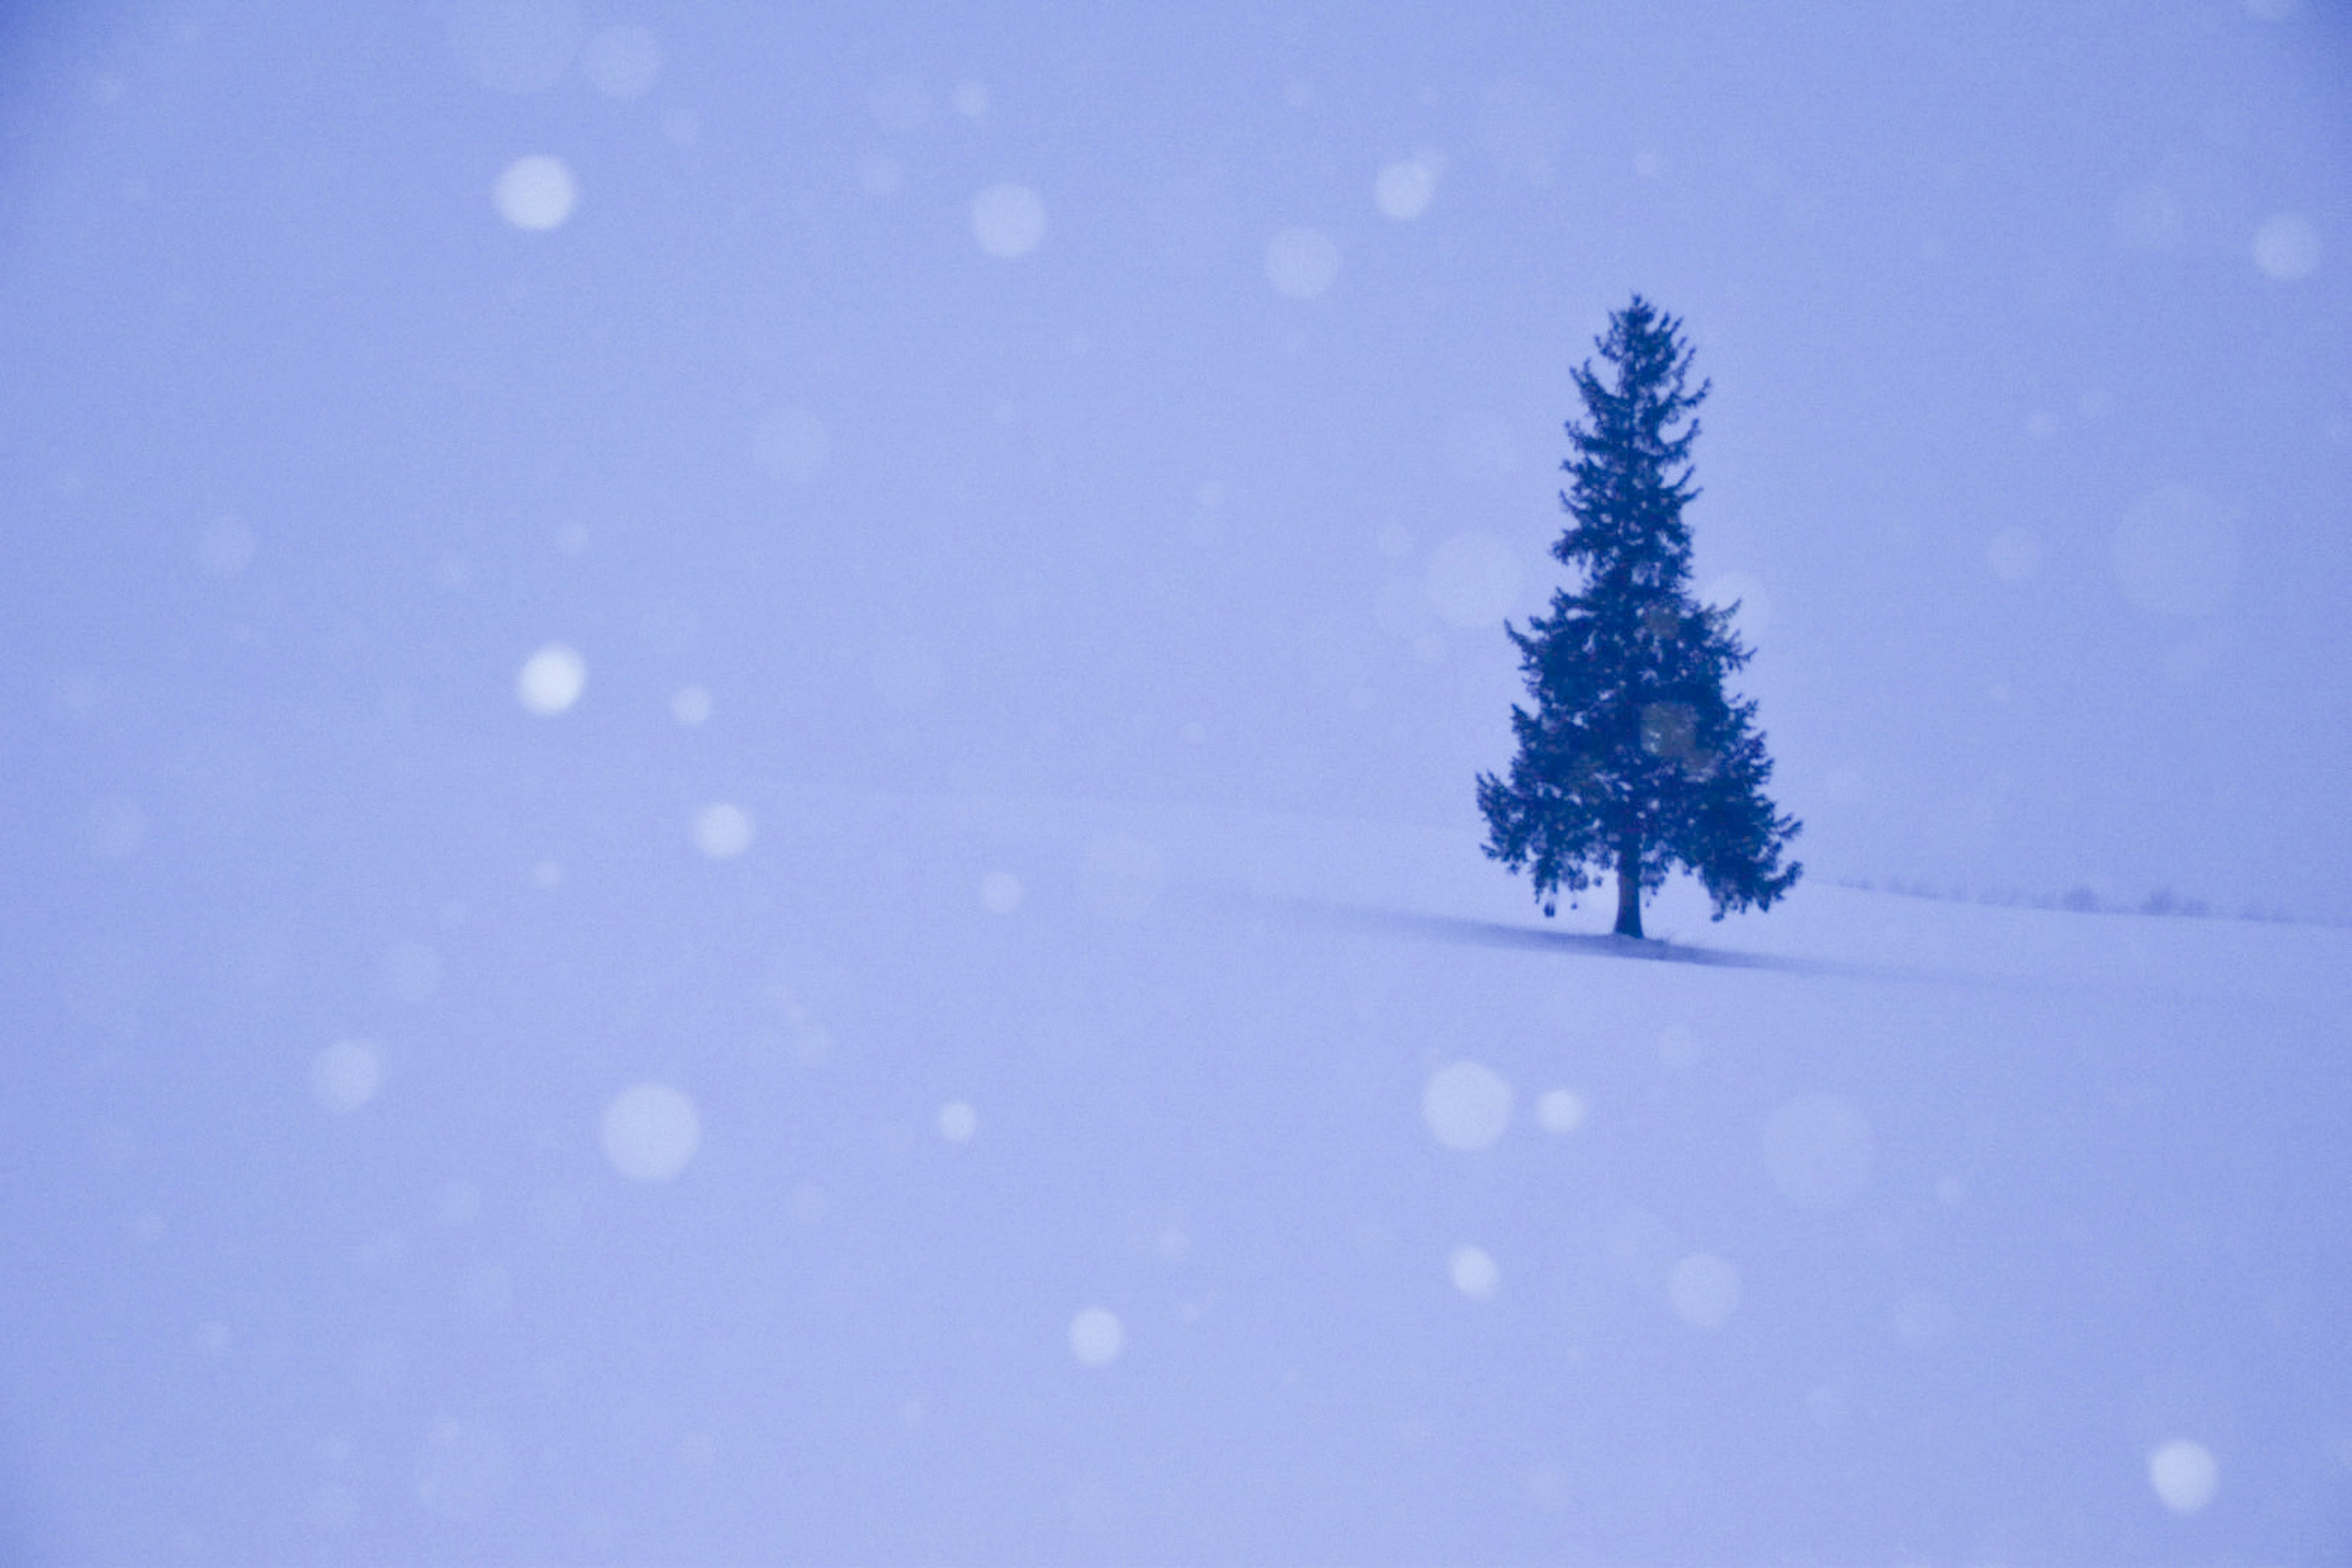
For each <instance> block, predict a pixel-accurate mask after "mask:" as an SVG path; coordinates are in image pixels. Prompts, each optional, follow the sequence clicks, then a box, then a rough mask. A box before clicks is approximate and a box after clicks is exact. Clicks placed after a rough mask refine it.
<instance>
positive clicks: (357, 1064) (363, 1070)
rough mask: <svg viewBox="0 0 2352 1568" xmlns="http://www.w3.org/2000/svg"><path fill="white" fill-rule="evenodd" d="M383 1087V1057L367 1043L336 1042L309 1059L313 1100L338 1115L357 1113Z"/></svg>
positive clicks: (356, 1041) (363, 1041)
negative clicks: (348, 1112)
mask: <svg viewBox="0 0 2352 1568" xmlns="http://www.w3.org/2000/svg"><path fill="white" fill-rule="evenodd" d="M382 1088H383V1053H382V1052H381V1051H379V1050H377V1049H376V1048H375V1047H373V1045H370V1044H369V1043H368V1042H367V1041H365V1040H337V1041H336V1042H335V1043H334V1044H333V1045H331V1046H329V1047H326V1048H325V1049H323V1050H321V1051H320V1053H319V1054H318V1055H317V1056H315V1057H312V1058H310V1098H311V1099H313V1100H317V1101H318V1102H319V1103H320V1106H322V1107H324V1108H325V1109H326V1110H332V1111H335V1112H338V1113H341V1112H345V1111H352V1110H358V1109H359V1108H360V1107H361V1106H362V1105H365V1104H366V1103H367V1102H368V1101H369V1100H373V1099H374V1098H375V1093H376V1090H377V1089H382Z"/></svg>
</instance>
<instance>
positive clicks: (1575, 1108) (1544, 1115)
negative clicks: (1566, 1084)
mask: <svg viewBox="0 0 2352 1568" xmlns="http://www.w3.org/2000/svg"><path fill="white" fill-rule="evenodd" d="M1536 1125H1537V1126H1538V1127H1540V1128H1542V1129H1543V1130H1544V1131H1547V1132H1573V1131H1576V1130H1577V1129H1578V1128H1580V1127H1581V1126H1583V1125H1584V1101H1583V1100H1581V1099H1580V1098H1579V1097H1578V1096H1577V1095H1576V1094H1574V1093H1573V1092H1571V1091H1570V1090H1568V1089H1547V1090H1545V1091H1544V1094H1543V1097H1542V1098H1541V1099H1539V1100H1537V1101H1536Z"/></svg>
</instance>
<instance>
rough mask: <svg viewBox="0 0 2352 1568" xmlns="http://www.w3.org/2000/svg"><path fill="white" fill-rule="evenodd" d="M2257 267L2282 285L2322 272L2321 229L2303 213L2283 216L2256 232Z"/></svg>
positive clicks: (2264, 224)
mask: <svg viewBox="0 0 2352 1568" xmlns="http://www.w3.org/2000/svg"><path fill="white" fill-rule="evenodd" d="M2254 265H2255V266H2257V267H2259V268H2262V269H2263V272H2264V273H2265V274H2267V275H2268V276H2270V277H2273V278H2275V279H2279V280H2280V281H2281V282H2289V281H2292V280H2293V279H2297V278H2308V277H2310V276H2311V275H2312V274H2313V273H2315V272H2316V271H2318V270H2319V230H2318V229H2317V228H2316V227H2315V226H2313V224H2312V221H2311V220H2310V219H2309V218H2307V217H2305V216H2303V215H2302V214H2301V213H2280V214H2279V215H2278V216H2275V217H2273V218H2268V219H2265V220H2264V221H2263V226H2262V227H2260V228H2258V229H2256V230H2254Z"/></svg>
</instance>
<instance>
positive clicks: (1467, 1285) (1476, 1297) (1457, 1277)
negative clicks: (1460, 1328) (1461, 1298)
mask: <svg viewBox="0 0 2352 1568" xmlns="http://www.w3.org/2000/svg"><path fill="white" fill-rule="evenodd" d="M1445 1272H1446V1274H1447V1275H1448V1276H1449V1277H1450V1278H1452V1279H1453V1281H1454V1289H1456V1290H1459V1291H1461V1292H1462V1293H1463V1294H1464V1295H1465V1296H1467V1297H1469V1298H1470V1299H1471V1300H1473V1301H1485V1300H1492V1299H1493V1297H1494V1294H1495V1291H1496V1289H1497V1288H1498V1287H1499V1286H1500V1285H1501V1284H1502V1283H1503V1271H1502V1270H1501V1269H1499V1268H1496V1267H1495V1260H1494V1258H1491V1257H1489V1256H1487V1253H1486V1248H1485V1247H1455V1248H1454V1256H1453V1257H1451V1258H1447V1259H1446V1260H1445Z"/></svg>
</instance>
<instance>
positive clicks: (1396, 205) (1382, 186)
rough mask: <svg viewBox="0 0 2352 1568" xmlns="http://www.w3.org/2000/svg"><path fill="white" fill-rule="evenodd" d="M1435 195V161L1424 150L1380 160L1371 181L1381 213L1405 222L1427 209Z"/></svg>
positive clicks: (1373, 196)
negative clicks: (1377, 169)
mask: <svg viewBox="0 0 2352 1568" xmlns="http://www.w3.org/2000/svg"><path fill="white" fill-rule="evenodd" d="M1436 195H1437V160H1436V159H1435V158H1433V157H1431V156H1430V155H1428V154H1427V153H1423V154H1422V155H1421V156H1419V157H1415V158H1402V159H1399V160H1398V161H1397V162H1395V163H1383V164H1381V172H1380V174H1378V175H1376V176H1374V178H1373V180H1372V200H1373V201H1375V202H1377V203H1378V204H1379V205H1380V209H1381V216H1385V217H1391V218H1394V219H1396V220H1397V221H1398V222H1399V223H1407V222H1410V221H1411V220H1412V219H1414V218H1417V217H1419V216H1421V215H1422V214H1423V213H1425V212H1427V211H1428V210H1429V204H1430V202H1431V201H1432V199H1433V198H1434V197H1435V196H1436Z"/></svg>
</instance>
